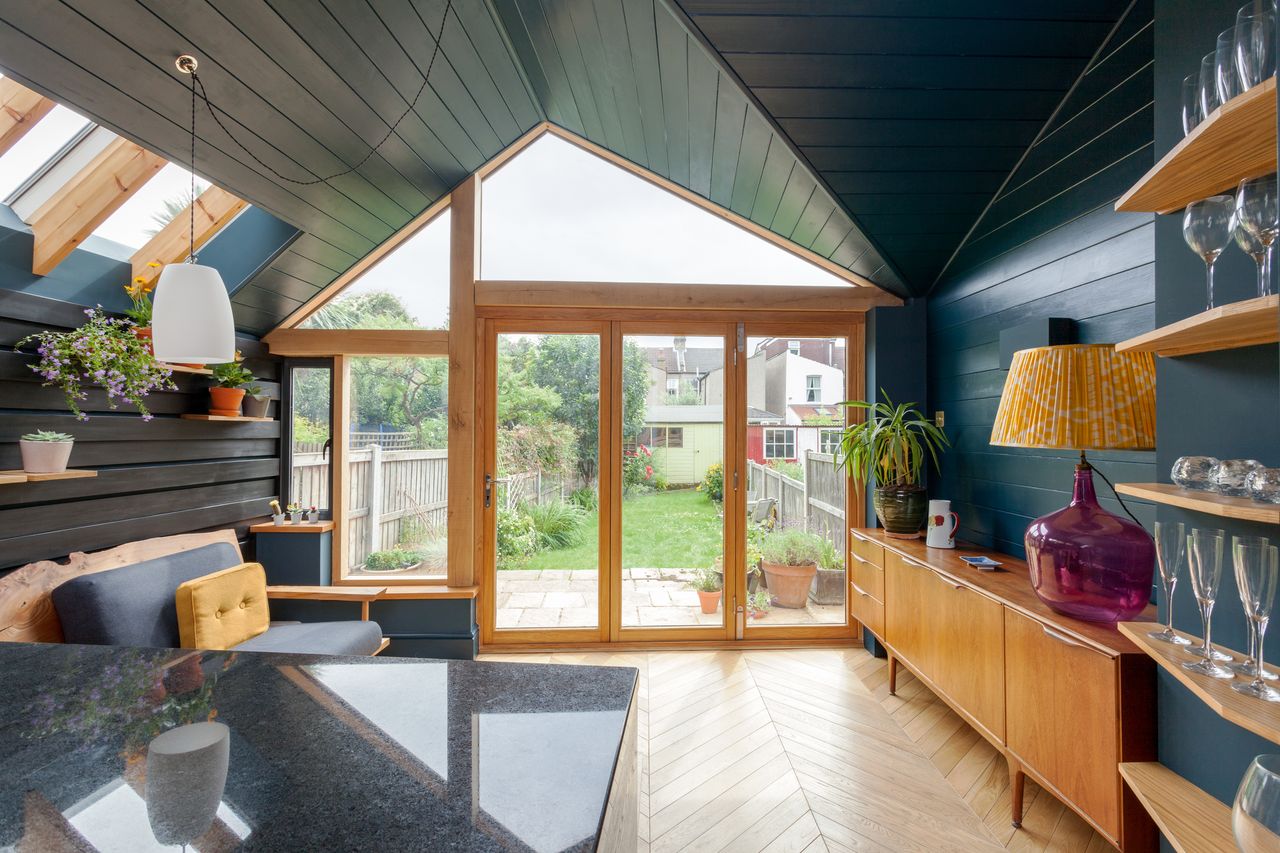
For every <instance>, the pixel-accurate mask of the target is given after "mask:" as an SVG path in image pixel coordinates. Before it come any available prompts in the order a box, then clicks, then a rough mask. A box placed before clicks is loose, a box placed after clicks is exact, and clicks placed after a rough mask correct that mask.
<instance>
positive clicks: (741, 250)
mask: <svg viewBox="0 0 1280 853" xmlns="http://www.w3.org/2000/svg"><path fill="white" fill-rule="evenodd" d="M483 198H484V203H483V206H482V216H483V219H482V223H481V224H482V229H483V234H484V240H483V242H482V244H481V278H484V279H488V280H512V281H608V282H661V283H676V284H760V285H832V286H843V287H847V286H848V285H849V282H847V281H845V280H843V279H841V278H838V277H837V276H835V275H833V274H831V273H829V272H827V271H826V270H824V269H822V268H821V267H818V266H817V265H816V264H812V263H809V262H808V261H806V260H804V259H803V258H801V257H799V256H797V255H795V254H792V253H791V252H788V251H786V250H785V249H782V248H780V247H779V246H777V245H774V244H773V243H771V242H769V241H768V240H765V239H763V238H761V237H759V236H757V235H755V234H752V233H750V232H749V231H747V230H746V229H744V228H741V227H739V226H737V225H735V224H733V223H732V222H729V221H727V220H725V219H722V218H720V217H718V216H716V215H715V214H713V213H711V212H709V211H707V210H704V209H702V208H701V207H699V206H698V205H696V204H694V203H692V202H690V201H688V200H686V199H683V198H680V197H679V196H677V195H676V194H675V193H672V192H668V191H667V190H665V189H663V188H661V187H659V186H657V185H655V184H653V183H650V182H649V181H646V180H644V179H643V178H640V177H637V176H636V175H633V174H631V173H630V172H628V171H626V170H625V169H623V168H621V167H619V166H616V165H614V164H612V163H609V162H607V161H605V160H604V159H602V158H600V157H597V156H595V155H594V154H591V153H590V152H588V151H585V150H583V149H582V148H580V147H578V146H577V145H574V144H573V143H571V142H568V141H566V140H564V139H561V138H560V137H558V136H556V135H555V134H553V133H546V134H544V135H543V136H542V137H540V138H539V139H537V140H536V141H534V142H533V143H531V144H530V145H529V146H528V147H527V148H525V149H524V150H523V151H521V152H520V153H519V154H517V155H516V156H515V157H513V158H512V159H511V160H510V161H509V162H508V163H506V164H505V165H503V166H502V167H501V168H500V169H499V170H497V171H495V172H494V173H493V174H492V175H490V176H489V177H487V178H485V180H484V186H483Z"/></svg>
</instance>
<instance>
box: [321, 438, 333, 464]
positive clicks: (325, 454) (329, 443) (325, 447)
mask: <svg viewBox="0 0 1280 853" xmlns="http://www.w3.org/2000/svg"><path fill="white" fill-rule="evenodd" d="M331 447H333V439H332V438H326V439H325V440H324V444H322V445H321V446H320V458H321V459H328V458H329V448H331Z"/></svg>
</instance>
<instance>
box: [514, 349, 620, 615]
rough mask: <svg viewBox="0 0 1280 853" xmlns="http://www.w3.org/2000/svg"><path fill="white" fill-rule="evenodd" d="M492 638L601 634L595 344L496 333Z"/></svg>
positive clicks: (596, 356) (598, 361)
mask: <svg viewBox="0 0 1280 853" xmlns="http://www.w3.org/2000/svg"><path fill="white" fill-rule="evenodd" d="M496 366H497V371H496V373H497V418H496V422H495V426H496V429H497V436H496V454H495V466H494V467H495V470H494V482H493V491H492V495H493V498H492V499H493V501H494V504H495V507H496V509H495V513H494V517H495V519H496V525H497V536H496V548H495V562H496V572H495V574H496V584H495V602H494V605H495V609H496V622H495V628H496V629H497V630H500V631H501V630H504V629H508V630H510V629H515V630H526V629H557V628H560V629H575V628H596V627H599V625H600V605H599V602H600V565H601V562H600V543H601V536H600V530H601V527H602V523H601V516H600V512H601V507H600V487H599V477H600V471H599V461H600V440H601V433H602V429H601V417H600V335H598V334H571V333H555V334H499V335H498V336H497V363H496Z"/></svg>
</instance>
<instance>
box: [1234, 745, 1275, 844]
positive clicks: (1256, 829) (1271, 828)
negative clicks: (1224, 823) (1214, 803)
mask: <svg viewBox="0 0 1280 853" xmlns="http://www.w3.org/2000/svg"><path fill="white" fill-rule="evenodd" d="M1231 829H1232V831H1233V833H1234V834H1235V837H1236V846H1238V847H1239V848H1240V849H1241V850H1275V849H1277V847H1278V846H1280V755H1259V756H1258V757H1257V758H1255V759H1253V763H1252V764H1250V765H1249V769H1248V770H1246V771H1245V773H1244V778H1243V779H1241V780H1240V788H1239V790H1237V791H1236V802H1235V806H1234V807H1233V808H1232V809H1231Z"/></svg>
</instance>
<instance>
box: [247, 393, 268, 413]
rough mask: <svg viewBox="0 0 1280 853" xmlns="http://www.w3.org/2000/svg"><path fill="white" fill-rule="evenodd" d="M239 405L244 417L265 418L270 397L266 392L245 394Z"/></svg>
mask: <svg viewBox="0 0 1280 853" xmlns="http://www.w3.org/2000/svg"><path fill="white" fill-rule="evenodd" d="M241 405H242V406H243V408H244V416H245V417H246V418H265V417H266V416H267V407H268V406H270V405H271V398H270V397H268V396H267V395H266V394H245V395H244V402H243V403H242V404H241Z"/></svg>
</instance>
